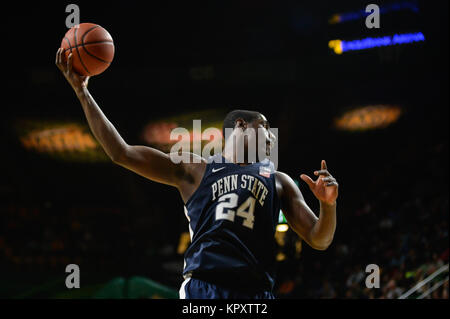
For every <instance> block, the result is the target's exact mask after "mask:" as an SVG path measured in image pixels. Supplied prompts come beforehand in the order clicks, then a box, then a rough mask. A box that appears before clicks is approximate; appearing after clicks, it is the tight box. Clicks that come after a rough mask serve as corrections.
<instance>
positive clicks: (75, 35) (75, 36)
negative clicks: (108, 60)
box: [74, 28, 91, 74]
mask: <svg viewBox="0 0 450 319" xmlns="http://www.w3.org/2000/svg"><path fill="white" fill-rule="evenodd" d="M74 39H75V45H76V44H77V29H76V28H75V34H74ZM76 49H77V53H78V58H79V59H80V62H81V65H82V66H83V68H84V69H85V70H86V72H87V73H89V74H91V72H89V70H88V69H87V67H86V66H85V65H84V63H83V60H82V59H81V56H80V51H78V46H77V47H76Z"/></svg>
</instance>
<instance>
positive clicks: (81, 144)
mask: <svg viewBox="0 0 450 319" xmlns="http://www.w3.org/2000/svg"><path fill="white" fill-rule="evenodd" d="M16 130H17V133H18V135H19V139H20V142H21V144H22V146H23V147H24V148H25V149H27V150H29V151H34V152H37V153H41V154H45V155H48V156H50V157H53V158H57V159H62V160H67V161H80V162H84V161H88V162H97V161H107V160H108V158H107V156H106V155H105V153H104V152H103V150H102V149H101V148H100V145H99V144H98V143H97V141H96V140H95V139H94V137H93V136H92V135H91V133H90V132H89V128H88V127H87V126H86V125H84V124H80V123H76V122H63V121H41V120H20V121H18V122H17V125H16Z"/></svg>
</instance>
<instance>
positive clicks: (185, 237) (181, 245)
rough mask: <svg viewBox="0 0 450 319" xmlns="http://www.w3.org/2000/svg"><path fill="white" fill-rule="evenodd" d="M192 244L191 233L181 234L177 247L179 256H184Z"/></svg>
mask: <svg viewBox="0 0 450 319" xmlns="http://www.w3.org/2000/svg"><path fill="white" fill-rule="evenodd" d="M190 243H191V236H190V235H189V233H188V232H183V233H181V235H180V240H179V242H178V247H177V254H179V255H182V254H184V252H185V251H186V249H187V248H188V246H189V244H190Z"/></svg>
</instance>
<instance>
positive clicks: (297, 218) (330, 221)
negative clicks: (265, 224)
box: [277, 161, 338, 250]
mask: <svg viewBox="0 0 450 319" xmlns="http://www.w3.org/2000/svg"><path fill="white" fill-rule="evenodd" d="M314 174H315V175H317V176H319V178H318V179H317V180H316V181H313V180H312V179H311V178H310V177H309V176H307V175H304V174H302V175H301V179H302V180H304V181H305V182H306V183H307V184H308V186H309V188H310V189H311V191H312V192H313V194H314V196H315V197H316V198H317V199H318V200H319V202H320V213H319V218H317V216H316V215H315V214H314V213H313V211H312V210H311V209H310V208H309V207H308V205H307V204H306V202H305V200H304V198H303V195H302V193H301V191H300V189H299V188H298V187H297V185H296V184H295V183H294V181H293V180H292V178H290V177H289V176H288V175H287V174H284V173H281V172H277V181H278V182H279V185H280V186H279V189H280V191H279V193H280V195H281V196H280V197H281V205H282V210H283V213H284V215H285V216H286V219H287V221H288V223H289V225H290V226H291V227H292V229H293V230H294V231H295V232H296V233H297V234H298V235H299V236H300V237H301V238H303V239H304V240H305V241H306V242H307V243H308V244H309V245H310V246H311V247H312V248H314V249H318V250H325V249H327V248H328V246H329V245H330V244H331V242H332V241H333V237H334V232H335V230H336V199H337V195H338V184H337V182H336V179H334V177H333V176H331V174H330V173H329V172H328V170H327V167H326V163H325V161H322V169H321V170H319V171H316V172H314Z"/></svg>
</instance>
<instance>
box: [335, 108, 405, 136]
mask: <svg viewBox="0 0 450 319" xmlns="http://www.w3.org/2000/svg"><path fill="white" fill-rule="evenodd" d="M401 114H402V109H401V108H400V107H399V106H395V105H371V106H365V107H361V108H357V109H353V110H350V111H348V112H346V113H344V114H343V115H341V116H340V117H338V118H336V119H335V120H334V125H335V127H336V128H337V129H339V130H344V131H365V130H372V129H379V128H385V127H387V126H389V125H391V124H392V123H394V122H396V121H397V120H398V119H399V117H400V115H401Z"/></svg>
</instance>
